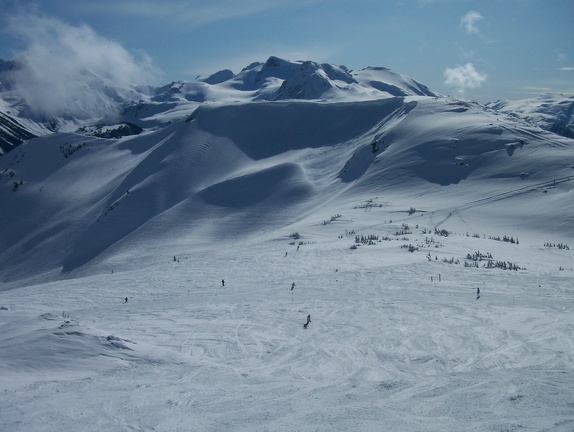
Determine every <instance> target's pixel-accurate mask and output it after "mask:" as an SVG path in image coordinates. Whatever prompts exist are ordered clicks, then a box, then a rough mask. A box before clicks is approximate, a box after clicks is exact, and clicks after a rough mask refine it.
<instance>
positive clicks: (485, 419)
mask: <svg viewBox="0 0 574 432" xmlns="http://www.w3.org/2000/svg"><path fill="white" fill-rule="evenodd" d="M6 91H7V92H13V90H10V89H7V90H6ZM134 91H137V92H138V96H137V97H138V99H137V100H135V99H134V100H133V101H132V100H131V99H130V100H128V99H122V98H117V97H116V96H117V94H118V93H114V94H115V96H113V97H112V98H110V99H106V101H107V102H106V103H108V102H109V101H114V102H113V103H115V104H116V105H114V110H115V109H116V108H117V110H116V111H114V113H115V114H116V115H115V116H113V115H111V114H110V113H108V114H106V115H105V116H101V117H98V118H93V119H86V118H83V119H80V118H75V117H66V118H64V117H61V118H58V119H55V120H54V119H53V120H54V122H53V123H52V124H53V125H54V127H53V128H52V129H55V130H50V129H48V128H47V127H45V126H42V125H43V122H41V121H40V122H39V123H35V124H37V125H38V126H37V127H38V128H40V129H41V128H42V127H44V129H43V131H44V132H43V133H40V132H41V131H40V132H38V133H36V134H35V135H38V137H36V138H33V139H29V140H27V141H25V142H23V143H22V144H20V145H19V146H17V147H16V148H14V149H13V150H11V151H9V152H7V153H6V154H4V155H3V156H1V157H0V203H2V204H1V205H2V211H1V212H0V266H1V270H0V328H2V332H0V405H1V406H2V407H3V409H2V410H1V412H0V424H1V425H2V426H3V428H6V430H11V431H24V430H59V429H61V428H62V427H67V428H69V429H80V428H83V429H85V430H94V431H95V430H124V429H125V430H170V431H171V430H205V431H215V430H217V431H231V430H233V431H236V430H246V431H247V430H249V431H253V430H323V431H326V430H341V431H346V430H357V429H358V430H381V427H382V428H384V429H389V430H431V431H439V430H517V429H525V428H532V427H534V428H536V429H537V430H559V431H566V430H571V427H572V424H573V420H572V410H571V406H569V405H568V401H570V400H572V397H573V396H574V394H573V390H572V389H574V367H573V364H574V363H573V361H574V353H573V352H572V346H573V342H574V340H573V336H572V331H571V330H572V328H574V313H572V312H574V311H573V306H572V304H573V303H572V300H573V299H574V297H573V296H574V292H573V290H572V286H573V285H572V281H573V277H574V269H573V265H572V263H573V262H574V261H573V260H572V257H573V255H572V253H573V252H572V250H571V247H572V244H573V243H574V151H573V150H574V140H573V139H571V138H568V137H567V136H562V135H559V134H557V133H554V132H552V131H550V130H547V129H545V128H543V127H540V126H539V125H538V124H537V123H536V122H534V121H529V120H528V119H524V118H522V117H521V116H519V115H517V114H516V113H514V112H506V108H504V107H503V106H502V103H501V104H499V105H497V106H493V107H490V106H483V105H480V104H478V103H473V102H466V101H459V100H454V99H451V98H447V97H442V96H440V95H437V94H435V93H433V92H431V91H430V90H428V89H427V88H426V87H424V86H423V85H421V84H419V83H417V82H416V81H414V80H412V79H410V78H407V77H404V76H401V75H399V74H397V73H394V72H392V71H389V70H387V69H382V68H367V69H364V70H361V71H356V72H353V71H349V70H347V69H346V68H344V67H342V66H341V67H338V66H332V65H321V64H317V63H314V62H292V61H285V60H281V59H278V58H275V57H271V58H270V59H269V60H268V61H267V62H265V63H257V64H253V65H250V66H249V67H247V68H245V69H244V70H243V71H241V72H239V73H238V74H234V73H233V72H231V71H227V70H224V71H221V72H218V73H216V74H213V75H211V76H209V77H199V78H198V79H197V80H195V81H193V82H178V83H172V84H170V85H168V86H165V87H162V88H153V89H151V88H147V89H142V88H140V89H138V90H134ZM3 94H4V95H6V94H7V93H3ZM10 97H12V99H10V98H8V97H6V99H5V102H4V107H5V109H6V110H12V111H11V112H12V113H13V114H12V118H11V121H19V122H20V121H21V119H22V115H23V114H22V113H25V112H31V111H30V109H31V107H28V106H26V101H24V100H19V101H18V102H17V103H16V102H15V101H16V99H15V95H14V93H10ZM8 99H9V100H11V101H12V102H13V103H7V102H6V100H8ZM110 103H111V102H110ZM112 111H113V110H112ZM3 112H4V111H3ZM22 124H24V123H22ZM29 124H32V123H29ZM307 315H311V317H312V318H311V320H312V321H311V324H310V326H309V327H308V328H306V329H304V328H303V326H302V325H303V324H304V322H305V321H304V319H305V318H306V317H307ZM532 425H534V426H532Z"/></svg>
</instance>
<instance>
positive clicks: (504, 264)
mask: <svg viewBox="0 0 574 432" xmlns="http://www.w3.org/2000/svg"><path fill="white" fill-rule="evenodd" d="M484 267H486V268H499V269H502V270H515V271H516V270H526V269H525V268H524V267H520V266H518V265H517V264H515V263H511V262H510V261H494V260H488V262H487V263H486V265H485V266H484Z"/></svg>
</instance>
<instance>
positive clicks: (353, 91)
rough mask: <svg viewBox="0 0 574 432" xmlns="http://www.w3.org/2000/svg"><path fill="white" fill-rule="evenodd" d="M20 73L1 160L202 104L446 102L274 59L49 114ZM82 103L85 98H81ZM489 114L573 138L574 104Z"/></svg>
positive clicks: (145, 125) (366, 73)
mask: <svg viewBox="0 0 574 432" xmlns="http://www.w3.org/2000/svg"><path fill="white" fill-rule="evenodd" d="M18 71H19V66H18V64H17V63H16V62H14V61H3V60H0V154H4V153H6V152H8V151H10V150H12V149H13V148H15V147H17V146H18V145H19V144H21V143H22V142H24V141H26V140H28V139H30V138H32V137H35V136H42V135H46V134H49V133H53V132H78V133H85V134H95V135H96V136H98V134H99V133H101V132H98V130H101V128H102V127H103V128H104V129H105V130H106V131H107V132H106V133H105V134H107V136H108V137H110V138H117V137H119V136H122V135H124V134H133V133H137V131H141V130H144V129H150V128H158V127H163V126H166V125H167V124H170V123H171V122H173V121H176V120H177V119H180V118H182V117H185V116H186V115H187V114H188V113H189V112H190V111H193V110H194V109H195V108H197V107H198V106H200V105H202V104H213V103H216V104H221V103H236V102H240V101H241V102H247V101H280V100H308V101H325V102H327V101H328V102H341V101H347V102H350V101H360V100H363V101H364V100H374V99H383V98H390V97H408V96H427V97H443V96H441V95H439V94H437V93H434V92H432V91H431V90H429V88H428V87H426V86H425V85H423V84H421V83H419V82H417V81H415V80H414V79H412V78H409V77H406V76H404V75H401V74H399V73H396V72H394V71H392V70H390V69H386V68H382V67H368V68H365V69H362V70H359V71H351V70H349V69H347V68H346V67H345V66H335V65H331V64H319V63H316V62H312V61H288V60H283V59H280V58H277V57H270V58H269V59H268V60H267V61H266V62H265V63H253V64H251V65H249V66H247V67H246V68H244V69H243V70H242V71H241V72H239V73H237V74H234V73H233V72H232V71H230V70H222V71H219V72H216V73H214V74H212V75H210V76H207V77H197V79H196V80H194V81H185V82H182V81H178V82H172V83H171V84H168V85H165V86H162V87H143V86H140V87H133V88H129V89H127V88H120V87H117V86H114V84H113V83H109V82H107V81H106V80H104V79H103V78H100V77H95V76H91V77H90V78H89V89H87V90H86V91H89V92H90V93H92V94H91V95H90V98H91V99H97V103H98V105H97V106H98V110H96V112H92V113H91V112H89V111H85V110H77V109H76V110H75V111H74V110H73V109H66V107H59V111H58V109H56V108H55V110H56V111H58V112H49V113H47V112H43V111H42V110H38V109H37V107H35V106H34V99H33V98H30V97H27V96H26V92H25V91H21V87H22V85H23V84H21V83H19V80H18ZM78 97H81V96H78ZM487 106H488V107H489V108H491V109H493V110H496V111H500V112H504V113H506V114H511V115H514V116H516V117H517V118H521V119H525V120H527V121H529V122H531V123H533V124H536V125H537V126H540V127H542V128H543V129H546V130H549V131H552V132H554V133H557V134H559V135H562V136H566V137H570V138H572V137H574V116H573V111H574V98H573V97H566V96H556V95H546V96H542V97H539V98H536V99H527V100H521V101H508V100H501V101H497V102H495V103H491V104H488V105H487Z"/></svg>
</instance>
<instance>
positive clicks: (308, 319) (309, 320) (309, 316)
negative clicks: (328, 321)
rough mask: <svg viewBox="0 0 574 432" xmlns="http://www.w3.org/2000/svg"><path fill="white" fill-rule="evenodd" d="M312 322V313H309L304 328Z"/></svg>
mask: <svg viewBox="0 0 574 432" xmlns="http://www.w3.org/2000/svg"><path fill="white" fill-rule="evenodd" d="M310 322H311V315H310V314H309V315H307V322H306V323H305V324H303V328H307V326H308V325H309V323H310Z"/></svg>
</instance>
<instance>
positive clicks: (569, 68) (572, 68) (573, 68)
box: [560, 67, 574, 71]
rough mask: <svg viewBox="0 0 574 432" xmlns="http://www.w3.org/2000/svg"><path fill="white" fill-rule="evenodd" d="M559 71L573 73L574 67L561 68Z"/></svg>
mask: <svg viewBox="0 0 574 432" xmlns="http://www.w3.org/2000/svg"><path fill="white" fill-rule="evenodd" d="M560 70H561V71H574V67H561V68H560Z"/></svg>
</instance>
